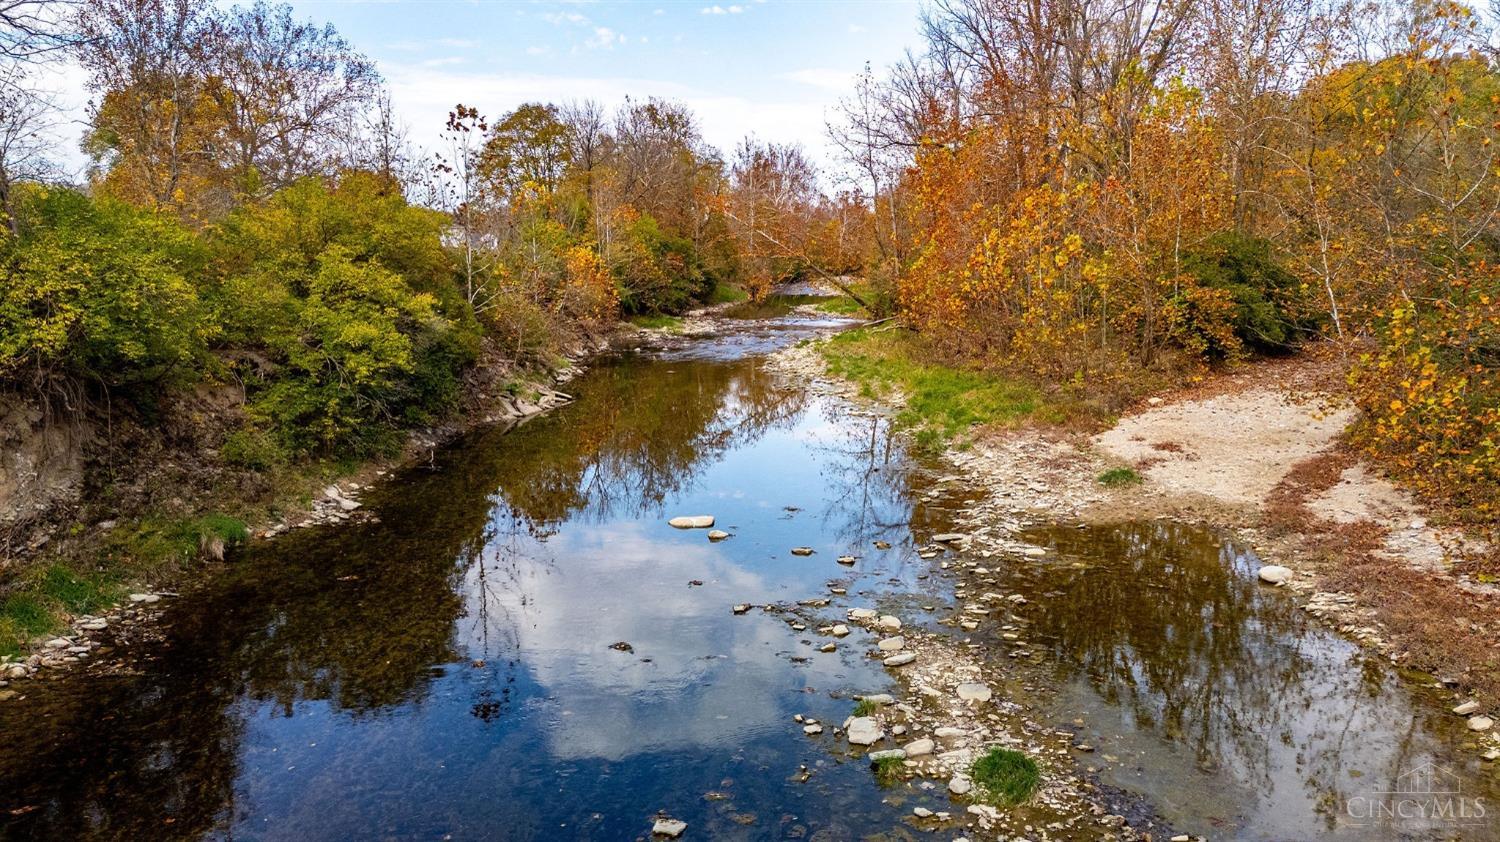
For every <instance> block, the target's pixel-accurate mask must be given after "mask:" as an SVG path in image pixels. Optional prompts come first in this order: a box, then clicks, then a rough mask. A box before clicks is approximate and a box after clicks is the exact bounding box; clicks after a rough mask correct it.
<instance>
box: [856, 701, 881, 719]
mask: <svg viewBox="0 0 1500 842" xmlns="http://www.w3.org/2000/svg"><path fill="white" fill-rule="evenodd" d="M878 710H880V705H877V704H875V703H874V702H872V701H870V700H869V699H860V700H859V701H858V702H856V703H855V705H854V715H855V716H874V715H875V712H876V711H878Z"/></svg>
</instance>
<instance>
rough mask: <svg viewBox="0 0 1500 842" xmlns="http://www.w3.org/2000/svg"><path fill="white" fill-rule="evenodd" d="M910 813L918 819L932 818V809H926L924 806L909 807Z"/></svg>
mask: <svg viewBox="0 0 1500 842" xmlns="http://www.w3.org/2000/svg"><path fill="white" fill-rule="evenodd" d="M911 814H912V815H913V816H916V817H917V818H919V819H930V818H932V811H931V810H929V809H927V808H926V807H913V808H911Z"/></svg>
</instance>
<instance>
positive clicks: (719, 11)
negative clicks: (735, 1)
mask: <svg viewBox="0 0 1500 842" xmlns="http://www.w3.org/2000/svg"><path fill="white" fill-rule="evenodd" d="M744 11H745V7H744V6H729V7H727V8H726V7H724V6H719V5H714V6H704V7H703V8H701V9H699V10H698V14H700V15H737V14H740V13H741V12H744Z"/></svg>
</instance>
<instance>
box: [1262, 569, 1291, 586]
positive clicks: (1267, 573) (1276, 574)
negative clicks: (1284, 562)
mask: <svg viewBox="0 0 1500 842" xmlns="http://www.w3.org/2000/svg"><path fill="white" fill-rule="evenodd" d="M1256 575H1257V576H1259V577H1260V580H1261V581H1262V582H1266V583H1268V584H1272V585H1279V584H1281V583H1282V582H1285V581H1287V580H1289V579H1291V578H1292V571H1291V569H1290V568H1287V567H1282V566H1281V565H1279V564H1267V565H1266V566H1265V567H1262V568H1261V569H1260V571H1259V572H1258V573H1257V574H1256Z"/></svg>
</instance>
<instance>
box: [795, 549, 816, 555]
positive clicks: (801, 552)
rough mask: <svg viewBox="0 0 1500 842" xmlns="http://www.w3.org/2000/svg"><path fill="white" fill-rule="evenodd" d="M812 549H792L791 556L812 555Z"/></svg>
mask: <svg viewBox="0 0 1500 842" xmlns="http://www.w3.org/2000/svg"><path fill="white" fill-rule="evenodd" d="M812 554H813V548H812V547H792V555H812Z"/></svg>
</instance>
